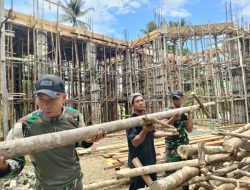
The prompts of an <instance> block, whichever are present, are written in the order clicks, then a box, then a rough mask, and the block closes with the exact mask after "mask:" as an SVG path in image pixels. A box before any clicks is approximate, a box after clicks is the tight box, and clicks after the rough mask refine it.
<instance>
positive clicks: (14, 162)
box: [4, 122, 25, 177]
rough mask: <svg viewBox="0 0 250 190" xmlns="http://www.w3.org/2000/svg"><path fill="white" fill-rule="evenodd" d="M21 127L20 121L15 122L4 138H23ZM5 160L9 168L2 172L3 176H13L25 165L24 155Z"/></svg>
mask: <svg viewBox="0 0 250 190" xmlns="http://www.w3.org/2000/svg"><path fill="white" fill-rule="evenodd" d="M22 129H23V128H22V123H21V122H19V123H16V124H15V125H14V126H13V128H12V129H11V130H10V132H9V134H8V135H7V138H6V140H7V141H8V140H14V139H20V138H23V130H22ZM6 162H7V163H8V164H9V168H8V170H7V171H5V172H4V176H6V175H7V176H8V177H15V176H16V175H18V174H19V173H20V172H21V171H22V169H23V167H24V165H25V158H24V156H20V157H15V158H12V159H7V160H6Z"/></svg>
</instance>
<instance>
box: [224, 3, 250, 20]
mask: <svg viewBox="0 0 250 190" xmlns="http://www.w3.org/2000/svg"><path fill="white" fill-rule="evenodd" d="M222 2H223V3H227V6H228V9H229V2H230V1H229V0H223V1H222ZM231 6H232V11H233V15H234V16H236V15H237V17H238V18H240V17H242V16H243V17H248V18H249V17H250V0H231Z"/></svg>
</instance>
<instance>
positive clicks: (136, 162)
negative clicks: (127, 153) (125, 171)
mask: <svg viewBox="0 0 250 190" xmlns="http://www.w3.org/2000/svg"><path fill="white" fill-rule="evenodd" d="M132 163H133V164H134V166H135V167H136V168H139V167H143V165H142V164H141V162H140V160H139V158H137V157H136V158H134V159H133V160H132ZM141 177H142V178H143V180H144V181H145V183H146V184H147V186H150V185H151V184H152V183H154V181H153V180H152V179H151V177H150V176H149V175H142V176H141Z"/></svg>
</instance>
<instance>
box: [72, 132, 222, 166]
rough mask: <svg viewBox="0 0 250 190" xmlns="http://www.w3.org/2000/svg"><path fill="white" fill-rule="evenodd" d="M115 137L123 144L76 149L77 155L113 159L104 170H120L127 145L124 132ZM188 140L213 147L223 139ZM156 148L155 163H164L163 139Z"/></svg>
mask: <svg viewBox="0 0 250 190" xmlns="http://www.w3.org/2000/svg"><path fill="white" fill-rule="evenodd" d="M113 136H114V134H112V135H111V136H109V135H108V136H107V137H106V138H112V137H113ZM116 136H118V137H123V138H124V139H125V143H119V144H112V145H106V146H99V147H96V148H94V149H93V148H88V149H82V148H80V149H78V150H77V152H78V154H79V155H84V154H90V153H91V154H98V155H102V156H103V157H105V158H111V159H113V162H112V163H113V165H111V166H107V167H105V168H104V169H105V170H108V169H120V168H121V167H127V160H128V144H127V142H126V134H125V133H124V132H119V133H118V134H117V135H116ZM189 138H190V144H191V145H192V144H197V143H198V142H206V145H207V146H215V145H221V144H222V143H223V137H221V136H217V135H212V134H207V133H205V134H201V135H192V136H191V137H189ZM155 147H156V155H157V157H156V158H157V163H164V162H165V140H164V139H163V138H161V139H156V140H155Z"/></svg>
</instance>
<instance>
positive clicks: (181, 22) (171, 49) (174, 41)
mask: <svg viewBox="0 0 250 190" xmlns="http://www.w3.org/2000/svg"><path fill="white" fill-rule="evenodd" d="M187 24H188V21H187V20H186V19H185V18H181V19H180V20H177V21H169V23H168V25H169V26H170V27H177V26H186V25H187ZM184 42H185V41H184V40H183V41H182V44H181V47H180V49H181V51H182V55H186V54H187V53H188V51H189V50H188V49H187V48H183V44H184ZM176 44H177V38H173V39H172V40H171V41H170V42H169V45H168V46H169V52H170V53H173V54H176Z"/></svg>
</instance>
